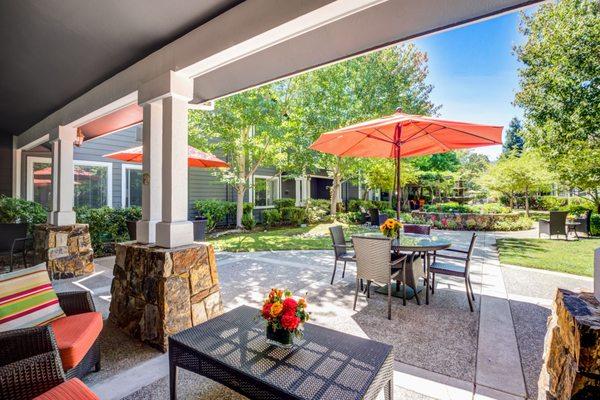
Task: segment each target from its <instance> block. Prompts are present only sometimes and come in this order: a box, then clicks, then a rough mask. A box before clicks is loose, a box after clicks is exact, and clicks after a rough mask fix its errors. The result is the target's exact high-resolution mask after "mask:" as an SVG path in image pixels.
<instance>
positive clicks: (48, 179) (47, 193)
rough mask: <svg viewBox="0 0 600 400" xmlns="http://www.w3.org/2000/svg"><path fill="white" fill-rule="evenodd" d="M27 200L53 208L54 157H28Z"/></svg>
mask: <svg viewBox="0 0 600 400" xmlns="http://www.w3.org/2000/svg"><path fill="white" fill-rule="evenodd" d="M27 200H29V201H35V202H37V203H40V204H41V205H42V206H44V207H45V208H46V209H48V210H50V209H51V208H52V159H50V158H47V157H27Z"/></svg>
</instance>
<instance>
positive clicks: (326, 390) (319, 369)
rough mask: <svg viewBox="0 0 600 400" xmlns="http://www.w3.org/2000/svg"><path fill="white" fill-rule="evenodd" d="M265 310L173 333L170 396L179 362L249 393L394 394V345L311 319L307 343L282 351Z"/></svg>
mask: <svg viewBox="0 0 600 400" xmlns="http://www.w3.org/2000/svg"><path fill="white" fill-rule="evenodd" d="M309 307H310V305H309ZM258 313H259V310H257V309H254V308H251V307H248V306H241V307H237V308H235V309H233V310H231V311H229V312H227V313H225V314H223V315H220V316H218V317H216V318H213V319H211V320H208V321H207V322H205V323H203V324H200V325H198V326H195V327H193V328H189V329H186V330H184V331H182V332H179V333H177V334H175V335H173V336H170V337H169V377H170V379H169V386H170V394H171V399H172V400H175V399H176V398H177V390H176V389H177V367H180V368H184V369H187V370H189V371H192V372H195V373H197V374H200V375H203V376H205V377H207V378H209V379H212V380H214V381H216V382H218V383H221V384H223V385H225V386H227V387H229V388H231V389H233V390H235V391H236V392H238V393H241V394H243V395H244V396H246V397H248V398H250V399H306V400H308V399H311V400H312V399H320V400H347V399H348V400H349V399H375V398H377V396H378V395H379V393H380V392H381V390H382V389H383V390H384V394H385V399H386V400H390V399H392V398H393V393H392V391H393V362H394V361H393V354H392V346H390V345H387V344H383V343H379V342H376V341H374V340H370V339H364V338H360V337H358V336H353V335H348V334H346V333H342V332H338V331H334V330H332V329H327V328H323V327H321V326H318V325H313V324H310V323H309V324H306V325H305V332H306V334H305V335H304V338H303V339H302V340H301V341H298V342H297V344H296V345H294V347H293V348H291V349H280V348H276V347H274V346H271V345H269V344H268V343H267V341H266V334H265V325H264V322H263V321H261V320H259V319H258V318H256V316H257V315H258ZM217 344H218V345H217ZM224 348H227V351H226V352H223V351H222V350H223V349H224ZM265 371H268V373H265ZM353 371H354V372H353Z"/></svg>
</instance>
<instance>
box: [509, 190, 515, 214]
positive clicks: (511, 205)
mask: <svg viewBox="0 0 600 400" xmlns="http://www.w3.org/2000/svg"><path fill="white" fill-rule="evenodd" d="M513 206H514V203H513V195H512V194H511V195H509V196H508V208H510V212H512V210H513Z"/></svg>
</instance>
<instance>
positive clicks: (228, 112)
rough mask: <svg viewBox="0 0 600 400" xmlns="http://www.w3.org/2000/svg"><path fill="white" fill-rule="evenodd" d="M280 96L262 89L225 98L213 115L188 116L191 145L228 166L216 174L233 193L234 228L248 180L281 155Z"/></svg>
mask: <svg viewBox="0 0 600 400" xmlns="http://www.w3.org/2000/svg"><path fill="white" fill-rule="evenodd" d="M280 96H281V93H278V92H276V91H275V86H274V85H270V86H264V87H261V88H258V89H254V90H249V91H247V92H243V93H240V94H237V95H235V96H231V97H227V98H225V99H223V100H220V101H218V102H217V103H216V104H215V109H214V111H211V112H207V111H195V112H191V113H190V144H192V145H193V146H198V147H200V148H203V149H204V148H208V149H209V150H211V151H213V152H216V153H218V154H224V155H225V156H226V157H227V159H228V162H229V164H230V166H231V168H230V169H228V170H219V171H217V172H216V174H217V175H218V176H219V177H220V178H221V180H222V181H223V182H225V183H227V184H229V185H231V186H233V187H234V189H235V192H236V196H237V199H236V203H237V204H236V206H237V207H236V226H237V227H239V228H241V227H243V225H242V222H243V221H242V218H243V214H244V210H243V201H244V195H245V193H246V189H247V188H248V186H249V182H248V180H249V178H250V177H251V176H252V174H254V173H255V172H256V170H257V169H258V168H259V167H260V166H261V165H278V164H279V163H280V160H281V157H282V153H281V151H280V149H281V147H282V137H283V135H282V131H281V126H282V110H281V104H280Z"/></svg>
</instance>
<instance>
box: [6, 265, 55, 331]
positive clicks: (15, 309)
mask: <svg viewBox="0 0 600 400" xmlns="http://www.w3.org/2000/svg"><path fill="white" fill-rule="evenodd" d="M64 316H65V313H64V312H63V310H62V308H60V305H59V303H58V297H56V293H55V292H54V289H53V288H52V284H51V283H50V279H49V277H48V271H47V270H46V265H44V264H41V265H37V266H35V267H31V268H24V269H20V270H17V271H13V272H9V273H6V274H0V332H5V331H10V330H13V329H21V328H30V327H34V326H41V325H47V324H48V323H50V322H51V321H54V320H56V319H58V318H62V317H64Z"/></svg>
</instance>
